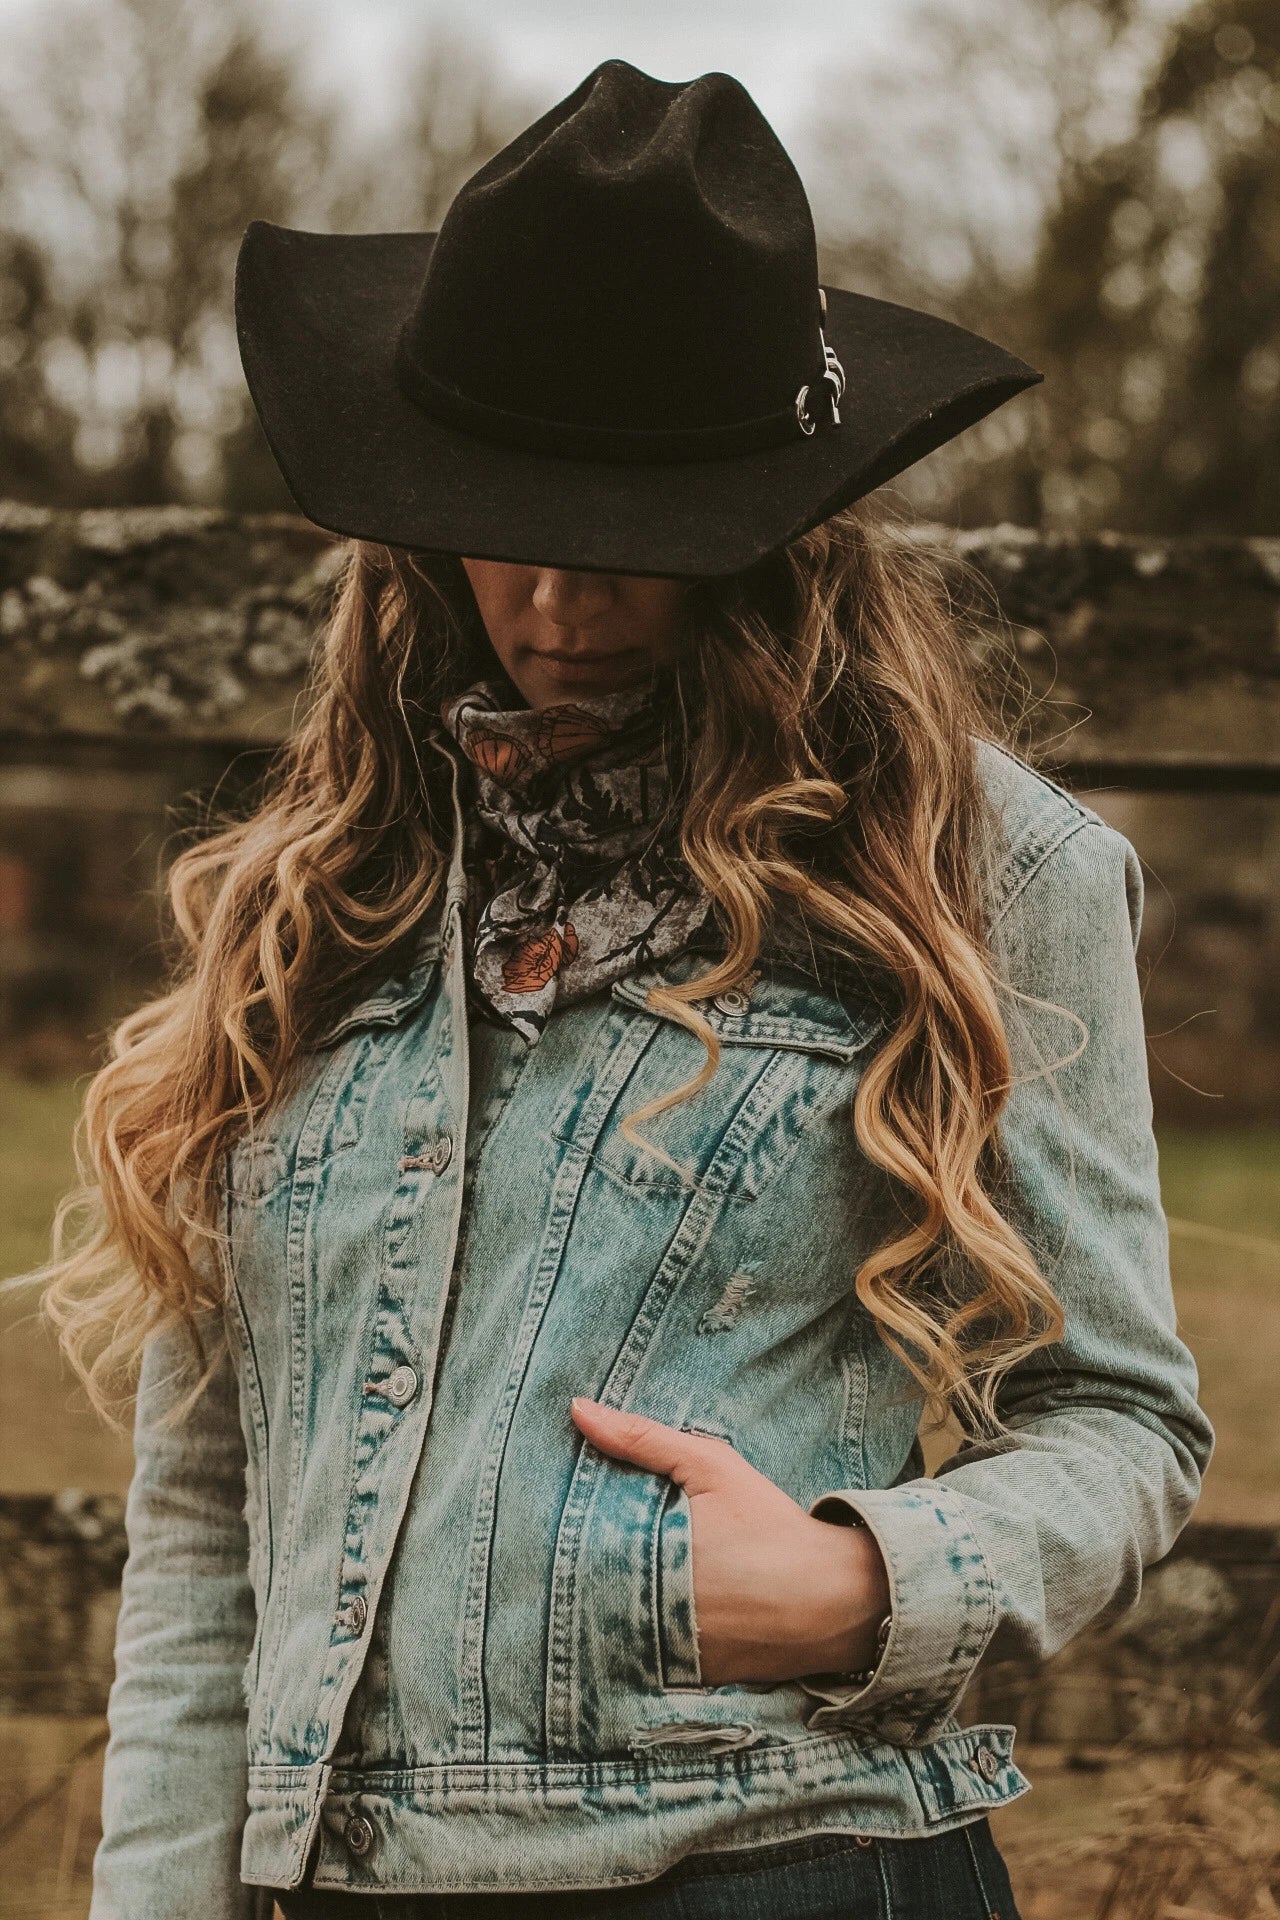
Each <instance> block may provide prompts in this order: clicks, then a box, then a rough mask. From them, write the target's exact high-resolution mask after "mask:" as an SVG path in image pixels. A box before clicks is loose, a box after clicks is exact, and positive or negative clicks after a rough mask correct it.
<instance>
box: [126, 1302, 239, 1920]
mask: <svg viewBox="0 0 1280 1920" xmlns="http://www.w3.org/2000/svg"><path fill="white" fill-rule="evenodd" d="M201 1334H202V1337H205V1338H207V1339H208V1340H209V1341H210V1342H211V1343H212V1344H214V1345H215V1346H216V1345H222V1346H223V1348H224V1353H223V1360H222V1364H221V1366H220V1367H219V1369H218V1371H217V1372H216V1373H215V1375H214V1377H213V1378H212V1379H211V1380H210V1382H209V1385H208V1387H207V1388H206V1389H205V1391H204V1393H203V1394H202V1395H201V1396H200V1398H199V1399H198V1400H197V1401H196V1403H195V1406H194V1408H193V1409H192V1410H191V1411H190V1412H189V1413H188V1414H187V1415H186V1417H185V1418H183V1419H181V1420H180V1421H178V1423H177V1424H175V1425H172V1426H170V1427H168V1428H162V1427H161V1426H160V1425H159V1424H158V1420H159V1416H160V1415H161V1414H162V1413H163V1412H164V1411H165V1409H166V1408H167V1407H169V1406H170V1405H172V1404H173V1403H174V1401H175V1398H176V1397H180V1395H181V1394H182V1393H183V1392H185V1391H187V1390H188V1389H189V1388H190V1386H191V1384H192V1380H193V1375H192V1373H191V1367H190V1351H191V1348H190V1340H189V1337H188V1336H187V1335H186V1334H185V1332H184V1331H183V1330H182V1329H181V1328H180V1327H175V1328H167V1329H161V1330H160V1331H158V1332H156V1333H153V1334H152V1335H151V1336H150V1338H149V1339H148V1341H147V1343H146V1346H145V1348H144V1351H143V1359H142V1372H141V1377H140V1380H139V1383H138V1397H137V1411H136V1417H135V1423H134V1449H135V1467H134V1473H133V1480H132V1483H131V1485H130V1488H129V1498H128V1502H127V1506H126V1511H125V1521H126V1527H127V1532H128V1541H129V1554H128V1559H127V1561H126V1563H125V1569H124V1577H123V1582H122V1594H121V1607H120V1619H119V1625H118V1627H117V1631H116V1672H115V1680H114V1683H113V1685H112V1688H111V1694H110V1699H109V1701H108V1707H107V1717H108V1723H109V1727H110V1739H109V1742H108V1745H107V1752H106V1764H105V1773H104V1779H103V1795H102V1823H103V1833H102V1841H101V1844H100V1845H99V1848H98V1851H97V1855H96V1858H95V1860H94V1889H93V1900H92V1905H91V1907H90V1920H187V1917H188V1916H189V1915H192V1914H199V1915H200V1916H201V1920H255V1917H256V1916H265V1915H266V1914H269V1913H270V1911H271V1907H270V1904H269V1902H267V1903H265V1904H264V1897H263V1895H262V1893H261V1891H260V1890H259V1891H255V1889H253V1888H251V1887H246V1886H244V1885H243V1884H242V1883H241V1879H240V1834H241V1829H242V1827H243V1824H244V1818H245V1798H246V1787H247V1771H248V1754H247V1741H246V1714H247V1710H246V1705H245V1699H244V1693H243V1675H244V1669H245V1664H246V1661H247V1659H248V1656H249V1651H250V1648H251V1646H252V1641H253V1631H254V1603H253V1594H252V1589H251V1586H250V1581H249V1573H248V1554H249V1547H248V1529H247V1524H246V1521H245V1516H244V1506H245V1491H246V1489H245V1447H244V1440H243V1436H242V1432H241V1427H240V1413H239V1397H238V1390H237V1385H236V1379H235V1369H234V1367H233V1366H232V1365H231V1363H230V1359H229V1357H228V1355H227V1353H226V1351H225V1340H224V1338H223V1335H224V1328H223V1325H222V1321H221V1316H220V1315H217V1314H212V1315H207V1316H206V1317H205V1320H204V1322H203V1323H202V1325H201Z"/></svg>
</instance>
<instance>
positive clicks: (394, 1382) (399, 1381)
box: [383, 1367, 418, 1407]
mask: <svg viewBox="0 0 1280 1920" xmlns="http://www.w3.org/2000/svg"><path fill="white" fill-rule="evenodd" d="M417 1391H418V1376H417V1374H416V1373H415V1372H414V1370H413V1368H412V1367H397V1368H396V1369H395V1371H394V1372H393V1373H390V1374H388V1375H387V1384H386V1386H385V1387H384V1388H383V1392H384V1393H385V1394H386V1396H387V1398H388V1400H389V1401H390V1402H391V1404H392V1406H393V1407H407V1406H408V1404H409V1402H410V1401H411V1400H412V1399H413V1396H414V1394H415V1393H416V1392H417Z"/></svg>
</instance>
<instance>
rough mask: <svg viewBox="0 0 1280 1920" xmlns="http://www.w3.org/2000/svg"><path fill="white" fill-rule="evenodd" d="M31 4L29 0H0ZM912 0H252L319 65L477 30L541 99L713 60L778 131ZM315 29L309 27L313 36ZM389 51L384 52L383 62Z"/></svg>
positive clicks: (374, 66)
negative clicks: (466, 2) (594, 78)
mask: <svg viewBox="0 0 1280 1920" xmlns="http://www.w3.org/2000/svg"><path fill="white" fill-rule="evenodd" d="M3 4H8V5H13V4H31V0H3ZM911 4H912V0H485V4H484V6H483V8H478V7H476V6H474V5H472V6H470V7H468V8H467V9H465V10H464V9H463V8H461V7H459V6H458V5H457V4H456V3H455V0H359V4H358V5H355V6H353V5H352V4H351V0H260V4H259V7H258V9H257V12H258V15H259V18H263V17H269V16H270V14H271V12H272V11H275V13H276V14H277V16H278V17H279V18H280V19H281V20H282V21H296V22H297V24H298V25H299V26H300V27H302V28H303V29H304V30H309V32H308V38H309V39H311V43H312V46H313V50H314V58H315V59H316V63H317V68H318V70H319V71H320V72H321V73H322V74H323V75H324V77H326V78H328V77H333V76H336V75H337V74H340V73H342V72H343V71H346V72H348V73H350V72H353V71H358V72H360V73H362V74H363V75H364V76H365V77H366V80H367V81H373V82H375V84H376V81H377V79H378V78H379V77H381V76H382V75H384V74H385V73H387V72H388V71H390V72H394V70H395V66H394V56H395V49H396V47H397V45H399V44H400V43H402V42H403V41H405V40H407V39H409V38H410V37H412V38H418V37H419V36H420V35H421V34H422V31H423V28H424V26H425V25H427V24H428V23H438V24H439V25H441V26H443V27H446V28H449V27H452V28H453V29H455V30H456V31H458V32H460V33H464V34H468V35H477V34H479V35H481V36H482V37H483V38H485V39H486V40H487V41H488V42H489V44H490V45H491V46H492V47H493V49H494V50H495V52H496V53H497V54H498V56H499V58H500V59H501V61H502V63H503V65H504V66H505V67H506V68H507V69H508V71H509V72H510V74H511V76H512V78H513V79H515V80H517V81H524V82H525V83H526V84H527V85H528V86H529V88H530V90H531V91H533V92H536V93H538V94H544V95H546V96H548V97H549V98H551V99H556V98H559V97H560V96H561V95H562V94H565V93H567V92H568V91H569V90H570V88H571V87H573V86H574V85H575V84H576V83H577V81H579V80H580V79H581V78H582V77H583V75H584V74H586V73H589V72H590V71H591V69H592V67H594V66H596V65H597V64H598V63H599V62H600V61H601V60H606V59H609V58H611V57H612V56H614V55H618V56H620V57H621V58H622V59H624V60H630V61H632V62H634V64H635V65H636V66H638V67H643V68H645V70H646V71H647V72H649V73H653V74H656V75H657V77H658V78H659V79H662V80H686V79H689V78H690V77H691V76H692V75H694V74H697V73H704V72H706V71H708V70H709V69H711V68H722V69H723V70H725V71H726V72H729V73H732V74H735V75H736V76H737V77H738V79H740V80H741V81H743V82H744V84H745V85H746V86H747V87H748V88H749V89H750V91H751V92H752V94H754V96H755V98H756V100H757V101H758V102H759V104H760V105H761V106H762V107H763V108H764V110H765V112H766V113H767V114H768V115H769V117H770V119H772V120H773V122H774V124H775V126H776V127H777V128H778V131H779V132H780V133H781V134H782V135H783V137H784V138H789V137H792V136H794V135H795V134H796V133H797V132H798V131H799V130H800V129H799V127H798V124H797V123H798V122H800V121H801V120H802V119H803V115H804V113H805V110H806V108H807V105H808V102H809V99H810V97H811V94H812V90H813V87H814V84H815V81H816V80H817V79H818V78H819V77H820V76H821V75H822V73H823V71H824V69H825V68H829V67H833V66H843V65H846V64H848V63H849V61H850V60H852V59H856V58H857V57H858V54H859V52H860V51H861V50H863V49H865V48H866V47H867V46H868V44H870V43H873V42H874V43H876V44H883V42H884V40H885V38H886V37H887V36H891V35H892V34H894V33H895V32H900V31H901V30H902V27H903V24H904V17H905V16H906V15H908V14H909V12H910V10H911ZM312 36H314V38H312ZM388 62H390V64H389V65H388Z"/></svg>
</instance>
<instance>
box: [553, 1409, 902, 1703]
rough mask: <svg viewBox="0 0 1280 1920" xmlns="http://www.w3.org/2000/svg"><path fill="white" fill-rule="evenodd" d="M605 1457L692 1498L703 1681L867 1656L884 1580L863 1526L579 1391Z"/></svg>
mask: <svg viewBox="0 0 1280 1920" xmlns="http://www.w3.org/2000/svg"><path fill="white" fill-rule="evenodd" d="M570 1410H571V1412H572V1414H573V1418H574V1422H575V1424H576V1425H577V1426H578V1427H579V1429H580V1430H581V1431H582V1432H583V1433H584V1434H585V1435H586V1437H587V1439H588V1440H590V1442H591V1444H592V1445H593V1446H595V1447H598V1448H599V1449H600V1451H601V1452H602V1453H607V1454H610V1455H612V1457H613V1458H614V1459H615V1460H629V1461H631V1462H632V1463H633V1464H634V1465H635V1466H637V1467H645V1468H647V1469H648V1471H649V1472H650V1473H662V1474H667V1475H668V1476H669V1477H670V1478H671V1479H672V1480H675V1481H677V1482H678V1483H679V1484H680V1485H681V1486H682V1487H683V1488H684V1490H685V1492H686V1494H687V1495H688V1497H689V1508H690V1513H691V1515H692V1521H693V1603H694V1612H695V1614H696V1616H697V1626H698V1661H699V1666H700V1668H701V1671H702V1678H703V1681H704V1683H705V1684H706V1685H707V1686H711V1687H715V1686H725V1685H728V1684H729V1683H731V1682H734V1681H743V1680H750V1681H761V1680H797V1679H800V1678H802V1677H804V1676H806V1675H808V1674H815V1673H849V1672H854V1671H856V1670H857V1669H859V1668H861V1667H866V1666H870V1665H871V1664H872V1663H873V1661H874V1659H875V1640H876V1630H877V1628H878V1626H879V1624H880V1621H881V1620H882V1619H883V1618H884V1616H885V1614H886V1613H888V1611H889V1582H888V1576H887V1574H886V1572H885V1565H884V1560H883V1558H882V1557H881V1553H880V1549H879V1547H878V1546H877V1545H876V1541H875V1536H874V1535H873V1534H872V1533H871V1532H870V1530H869V1529H868V1528H866V1527H845V1526H840V1525H839V1524H838V1523H833V1522H832V1521H829V1520H815V1519H814V1518H813V1516H812V1515H811V1514H808V1513H806V1512H805V1510H804V1508H803V1507H801V1506H799V1505H798V1504H797V1503H796V1501H794V1500H793V1499H792V1498H791V1497H790V1495H789V1494H786V1493H784V1492H783V1491H782V1488H781V1487H777V1486H775V1485H774V1483H773V1481H772V1480H767V1479H766V1478H765V1476H764V1474H762V1473H757V1472H756V1470H755V1468H754V1467H753V1466H751V1465H750V1464H749V1463H748V1462H747V1461H746V1460H744V1459H743V1457H742V1455H741V1454H740V1453H739V1452H737V1450H736V1449H735V1448H734V1447H732V1446H730V1444H729V1442H728V1441H727V1440H714V1439H711V1438H710V1437H709V1436H707V1435H705V1434H700V1433H685V1432H683V1431H682V1430H681V1429H679V1428H677V1427H666V1426H663V1425H662V1424H661V1422H660V1421H657V1420H648V1419H646V1418H645V1417H644V1416H643V1415H642V1414H636V1413H619V1412H617V1411H616V1410H615V1409H614V1408H612V1407H602V1406H601V1405H600V1403H599V1402H598V1401H596V1400H584V1399H577V1400H574V1401H573V1402H572V1403H571V1407H570Z"/></svg>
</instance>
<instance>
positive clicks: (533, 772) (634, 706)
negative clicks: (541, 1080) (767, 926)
mask: <svg viewBox="0 0 1280 1920" xmlns="http://www.w3.org/2000/svg"><path fill="white" fill-rule="evenodd" d="M518 698H519V696H518V695H517V694H516V692H515V689H514V688H513V687H511V686H510V685H509V684H507V683H506V682H503V681H480V682H479V683H478V684H477V685H475V686H473V687H469V688H468V689H467V690H466V692H464V693H461V694H457V695H455V696H453V697H452V698H451V699H448V700H446V701H445V702H444V704H443V706H442V708H441V717H442V719H443V721H444V725H445V728H446V730H447V732H448V733H449V734H451V735H452V737H453V739H454V740H455V741H456V743H457V745H458V746H459V748H460V749H461V751H462V753H463V755H464V756H465V759H466V761H467V762H468V763H469V766H470V769H471V772H472V792H471V796H470V797H471V805H470V807H469V808H468V821H467V846H466V856H467V873H468V880H469V884H470V897H469V900H468V907H467V914H466V923H467V934H468V941H467V945H468V951H469V957H470V963H471V964H470V986H471V991H472V994H473V996H474V998H475V999H476V1000H477V1001H478V1002H479V1003H480V1004H481V1006H482V1007H483V1008H484V1009H485V1010H487V1011H488V1012H489V1013H491V1014H493V1015H496V1016H497V1017H498V1018H499V1019H501V1020H504V1021H506V1022H508V1023H509V1024H510V1025H512V1026H514V1027H516V1028H517V1029H518V1030H519V1032H521V1033H522V1034H523V1035H524V1036H525V1038H526V1039H527V1040H529V1042H530V1043H531V1044H532V1043H533V1042H535V1041H536V1040H537V1039H538V1037H539V1035H540V1034H541V1033H542V1030H543V1028H544V1027H545V1026H546V1023H547V1020H548V1018H549V1017H550V1014H551V1011H552V1008H553V1007H554V1006H555V1004H556V1002H557V1001H558V1000H559V1001H566V1002H567V1001H572V1000H578V999H582V998H583V997H584V996H585V995H587V994H589V993H595V992H597V991H599V990H600V989H601V988H603V987H606V986H608V985H609V984H610V983H611V982H612V981H614V980H617V979H620V978H621V977H622V976H623V975H624V974H626V973H630V972H631V971H632V970H633V969H634V968H635V967H637V966H644V965H647V964H649V963H650V962H651V961H654V960H659V959H662V958H664V957H665V956H667V955H669V954H673V953H676V952H679V951H680V950H681V949H682V948H683V947H684V946H686V945H687V944H688V941H689V938H690V936H691V934H692V933H693V932H694V931H695V930H696V929H697V928H699V927H701V926H702V925H703V923H704V922H705V921H706V920H707V918H708V915H709V913H710V905H711V903H710V900H709V898H708V897H707V895H706V894H705V893H704V892H703V890H702V889H701V887H700V886H699V885H698V883H697V882H696V881H695V880H694V878H693V876H692V874H691V873H690V872H689V869H688V867H687V866H686V865H685V863H684V861H683V860H682V859H681V858H680V855H679V851H678V844H677V842H678V832H677V826H676V823H675V822H674V821H673V820H672V818H671V789H670V782H669V778H668V773H667V767H666V761H665V755H664V752H663V744H662V734H663V725H662V719H663V716H662V712H661V710H660V707H659V701H658V696H657V695H656V694H655V692H654V691H653V690H652V689H647V688H642V689H635V688H632V689H628V690H626V691H624V692H621V693H613V694H602V695H599V696H591V697H584V698H580V699H577V700H574V701H567V702H565V703H563V704H561V705H557V706H553V707H545V708H542V709H536V708H531V707H521V706H519V705H518V704H517V701H518Z"/></svg>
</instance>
